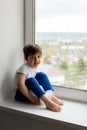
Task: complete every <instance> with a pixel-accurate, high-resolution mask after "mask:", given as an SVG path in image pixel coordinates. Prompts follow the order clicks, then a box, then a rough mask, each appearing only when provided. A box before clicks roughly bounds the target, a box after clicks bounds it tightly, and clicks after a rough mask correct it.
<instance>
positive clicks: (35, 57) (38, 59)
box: [27, 52, 42, 68]
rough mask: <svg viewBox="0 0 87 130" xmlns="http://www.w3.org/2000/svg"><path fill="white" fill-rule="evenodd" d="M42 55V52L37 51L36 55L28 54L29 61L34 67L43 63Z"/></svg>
mask: <svg viewBox="0 0 87 130" xmlns="http://www.w3.org/2000/svg"><path fill="white" fill-rule="evenodd" d="M41 58H42V55H41V53H39V52H38V53H36V54H34V55H30V56H28V60H27V63H28V65H29V66H30V67H32V68H37V66H38V65H39V64H40V63H41Z"/></svg>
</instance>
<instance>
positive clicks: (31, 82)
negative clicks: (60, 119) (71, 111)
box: [25, 78, 61, 111]
mask: <svg viewBox="0 0 87 130" xmlns="http://www.w3.org/2000/svg"><path fill="white" fill-rule="evenodd" d="M25 84H26V86H27V87H28V88H29V90H32V91H33V93H34V94H35V95H36V96H37V97H38V98H40V99H41V100H42V101H43V102H44V103H45V105H46V107H47V108H48V109H50V110H52V111H60V110H61V107H60V106H59V105H58V104H56V103H54V102H53V101H51V100H50V99H49V98H48V97H47V96H46V94H45V91H44V90H43V89H42V88H41V87H40V85H39V83H38V81H37V80H36V79H35V78H29V79H27V80H26V82H25Z"/></svg>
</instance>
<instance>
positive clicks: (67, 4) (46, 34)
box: [35, 0, 87, 90]
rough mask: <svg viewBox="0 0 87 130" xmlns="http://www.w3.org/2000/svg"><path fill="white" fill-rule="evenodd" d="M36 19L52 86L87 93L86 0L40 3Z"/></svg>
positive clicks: (45, 66)
mask: <svg viewBox="0 0 87 130" xmlns="http://www.w3.org/2000/svg"><path fill="white" fill-rule="evenodd" d="M35 18H36V32H35V42H36V43H39V44H40V45H41V46H42V48H43V64H42V65H41V67H42V68H43V70H44V71H45V72H46V73H47V74H48V75H49V78H50V80H51V82H52V84H54V85H56V86H64V87H69V88H75V89H80V90H87V0H37V1H36V16H35ZM43 66H44V67H43Z"/></svg>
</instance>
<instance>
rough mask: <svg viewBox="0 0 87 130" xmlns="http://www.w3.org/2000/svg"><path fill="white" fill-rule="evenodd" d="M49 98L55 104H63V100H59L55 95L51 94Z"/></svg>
mask: <svg viewBox="0 0 87 130" xmlns="http://www.w3.org/2000/svg"><path fill="white" fill-rule="evenodd" d="M51 100H52V101H53V102H55V103H56V104H58V105H64V102H63V101H61V100H60V99H58V98H57V97H55V96H54V95H52V98H51Z"/></svg>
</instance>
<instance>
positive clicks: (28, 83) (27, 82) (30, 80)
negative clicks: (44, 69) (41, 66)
mask: <svg viewBox="0 0 87 130" xmlns="http://www.w3.org/2000/svg"><path fill="white" fill-rule="evenodd" d="M35 80H36V79H35V78H34V77H30V78H28V79H26V81H25V85H27V86H28V85H30V84H31V83H34V82H35Z"/></svg>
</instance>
